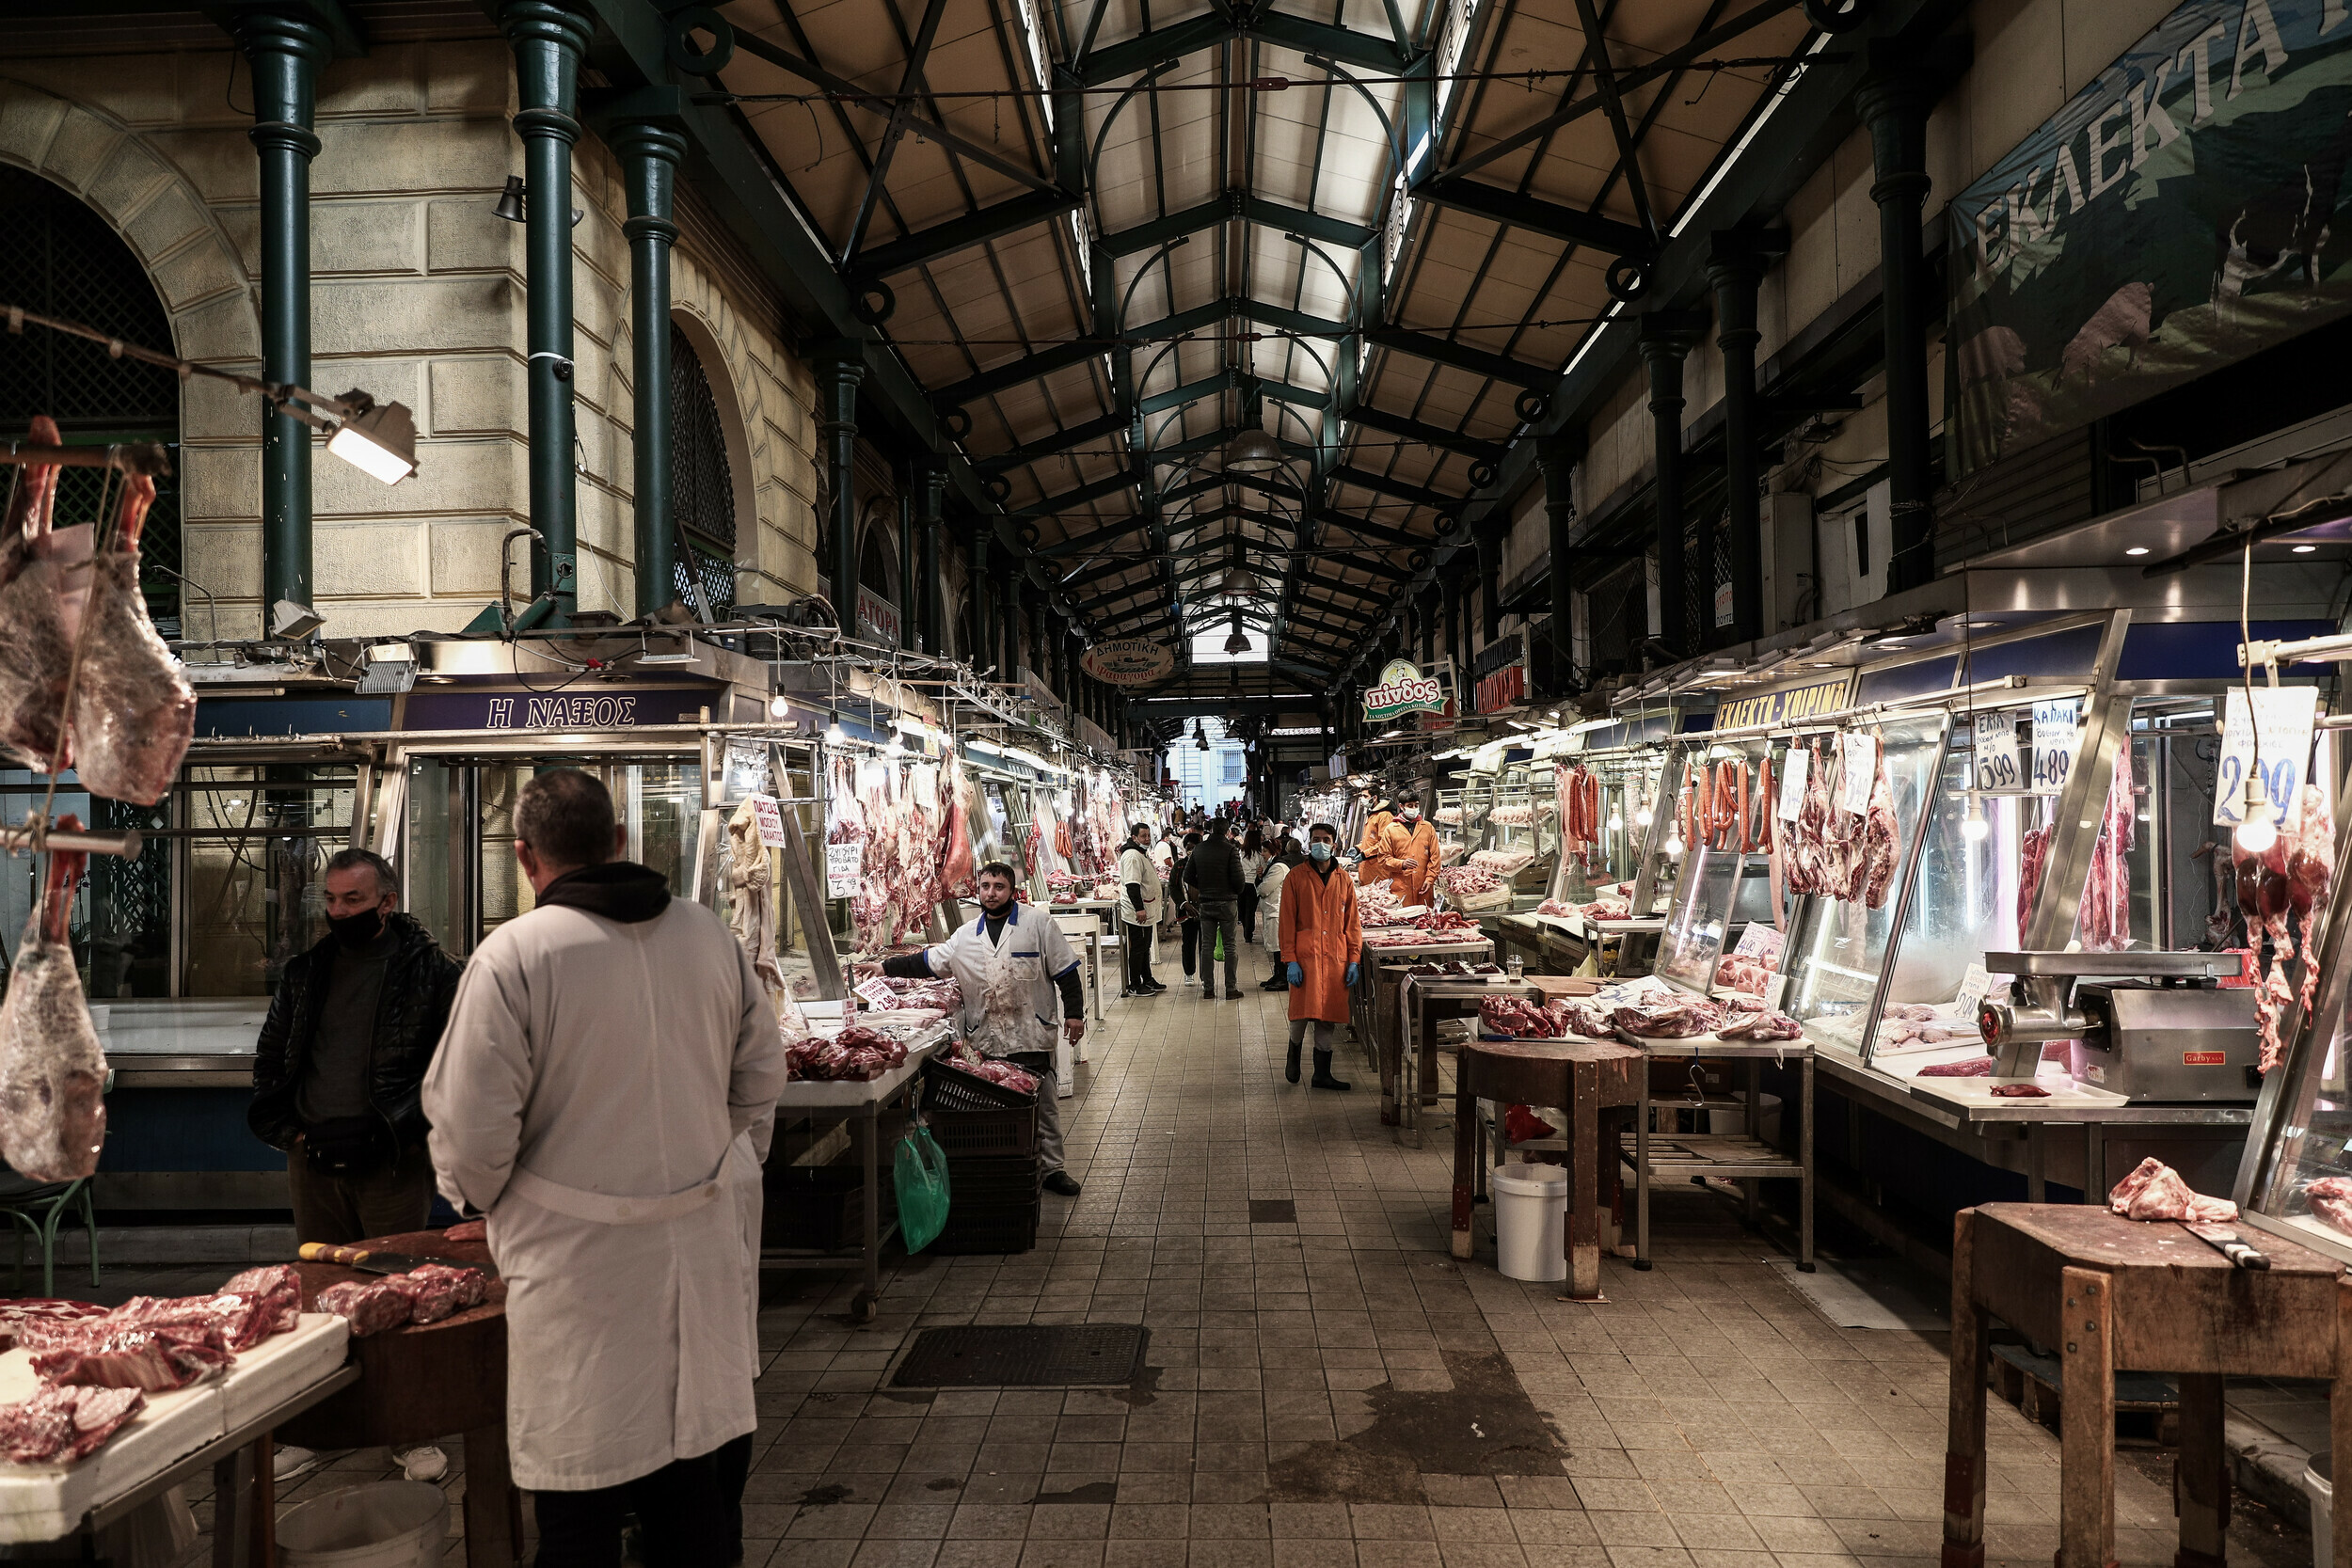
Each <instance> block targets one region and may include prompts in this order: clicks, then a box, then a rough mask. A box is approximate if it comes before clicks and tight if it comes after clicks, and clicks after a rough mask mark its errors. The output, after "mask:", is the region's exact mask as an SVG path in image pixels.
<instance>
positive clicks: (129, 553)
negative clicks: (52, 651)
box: [72, 474, 196, 806]
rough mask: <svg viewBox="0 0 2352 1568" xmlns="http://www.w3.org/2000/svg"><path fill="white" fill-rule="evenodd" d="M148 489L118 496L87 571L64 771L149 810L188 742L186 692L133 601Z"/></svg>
mask: <svg viewBox="0 0 2352 1568" xmlns="http://www.w3.org/2000/svg"><path fill="white" fill-rule="evenodd" d="M154 504H155V482H154V481H153V480H151V479H150V478H148V477H147V476H146V475H145V474H136V475H134V476H133V477H132V478H131V480H130V482H129V483H127V484H126V485H125V486H124V489H123V495H122V515H121V520H120V522H119V524H118V525H117V526H116V529H115V533H114V538H113V539H112V540H111V541H109V542H108V544H107V546H106V547H105V548H104V549H102V550H100V551H99V552H98V553H97V554H96V555H95V556H94V557H92V558H91V561H90V588H89V601H88V603H87V605H85V606H84V608H83V610H82V615H83V618H84V620H85V621H86V623H87V625H86V626H84V628H83V631H82V666H81V669H80V670H79V671H78V672H77V673H75V675H74V677H73V729H72V746H73V768H74V772H75V775H76V777H78V778H79V779H80V780H81V781H82V784H83V785H84V786H85V787H86V788H87V789H88V790H89V791H90V792H91V793H93V794H97V795H103V796H105V797H106V798H107V799H108V800H128V801H130V802H131V803H132V804H134V805H140V806H151V805H153V804H154V803H155V802H156V801H158V800H162V799H163V798H164V792H165V791H166V790H168V789H169V788H170V787H171V781H172V779H173V777H174V776H175V775H177V774H178V772H179V771H180V759H181V758H182V757H183V756H185V755H186V754H187V751H188V742H189V741H190V740H191V739H193V738H194V737H195V735H196V691H195V689H194V688H192V687H190V686H189V685H188V681H187V677H186V676H185V675H183V674H182V673H180V662H179V660H177V659H175V658H173V657H171V651H170V650H169V649H167V648H166V647H165V646H164V640H163V639H162V638H160V637H158V636H156V635H155V623H154V622H152V621H151V620H149V619H148V616H147V597H146V595H145V594H141V593H140V592H139V531H140V529H141V528H143V527H144V526H145V525H146V522H147V512H148V508H150V507H151V506H153V505H154Z"/></svg>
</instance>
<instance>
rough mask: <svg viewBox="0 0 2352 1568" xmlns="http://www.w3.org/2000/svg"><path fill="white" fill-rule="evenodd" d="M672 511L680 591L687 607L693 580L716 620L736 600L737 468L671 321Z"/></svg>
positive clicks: (713, 403)
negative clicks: (729, 458)
mask: <svg viewBox="0 0 2352 1568" xmlns="http://www.w3.org/2000/svg"><path fill="white" fill-rule="evenodd" d="M670 515H672V516H673V517H674V518H675V519H676V522H677V527H678V530H679V531H680V532H681V533H682V534H683V535H684V537H683V539H682V541H681V542H680V544H679V547H678V554H677V591H678V596H679V597H680V598H682V599H684V600H685V601H686V602H687V605H688V607H689V608H690V609H691V607H692V605H693V602H694V600H693V595H692V594H690V593H688V591H687V584H688V582H689V581H690V580H691V582H692V583H693V584H694V585H695V586H696V588H697V589H699V591H700V592H701V594H702V595H703V600H704V602H705V604H707V606H708V608H709V610H710V613H711V615H712V617H713V618H714V619H724V618H725V612H726V611H727V610H730V609H732V608H733V607H734V605H735V474H734V470H733V469H732V468H731V467H729V466H728V463H727V436H726V427H725V426H724V425H723V424H722V423H721V422H720V418H719V399H718V396H717V394H716V393H714V392H713V391H712V390H711V388H710V376H709V374H708V373H707V372H705V371H704V369H703V362H702V356H700V355H698V354H696V353H695V352H694V343H693V340H691V338H689V337H687V335H686V334H685V333H684V332H682V331H680V330H679V329H678V325H677V324H676V323H675V322H672V323H671V324H670Z"/></svg>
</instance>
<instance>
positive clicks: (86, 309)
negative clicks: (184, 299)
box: [0, 167, 261, 637]
mask: <svg viewBox="0 0 2352 1568" xmlns="http://www.w3.org/2000/svg"><path fill="white" fill-rule="evenodd" d="M0 301H5V302H7V303H8V304H11V305H22V306H24V308H25V309H28V310H35V311H39V312H40V314H42V315H45V316H63V317H64V318H65V319H67V320H68V321H76V322H81V323H83V324H85V325H89V326H95V327H97V328H99V329H100V330H101V331H103V332H107V333H111V334H114V335H117V336H119V337H120V338H121V339H122V341H125V342H130V343H137V344H140V345H141V346H143V347H146V348H153V349H163V350H165V351H167V352H168V351H169V350H170V348H171V346H172V341H171V323H170V321H169V320H168V319H167V317H166V316H165V314H164V307H163V302H162V301H161V300H160V299H158V298H157V297H156V296H155V289H154V285H153V284H151V283H150V282H149V281H148V280H147V271H146V269H145V268H144V267H142V266H140V265H139V259H138V258H137V257H136V256H134V255H133V254H132V253H131V247H130V246H128V245H124V244H123V243H122V241H121V239H120V238H119V237H118V236H117V235H116V233H115V231H114V230H112V229H109V228H107V227H106V223H105V220H104V219H103V218H101V217H100V216H99V215H98V214H96V213H93V212H91V211H90V210H89V209H88V208H87V207H85V206H83V205H82V204H81V203H80V202H79V201H77V200H75V199H74V198H72V197H71V196H69V195H67V194H66V192H65V191H63V190H61V189H59V188H58V187H57V186H56V185H53V184H51V183H50V182H48V181H46V180H43V179H42V178H40V176H39V175H37V174H27V173H25V172H24V170H22V169H14V168H5V167H0ZM254 410H255V412H254V418H255V420H256V422H257V423H258V422H259V420H260V417H261V416H260V404H258V402H257V403H256V404H254ZM36 414H46V415H48V416H49V417H50V418H52V419H54V420H56V421H57V428H58V430H59V431H60V432H61V433H62V434H63V435H64V436H65V439H66V442H67V444H69V445H72V446H82V445H92V446H103V445H104V444H106V443H107V442H110V441H161V442H163V443H165V444H166V445H167V446H168V447H169V448H170V449H171V467H172V472H171V473H170V474H169V475H167V476H165V477H163V478H160V479H158V480H157V481H156V491H155V505H154V508H153V510H151V512H149V513H148V515H147V528H146V531H145V532H144V533H142V534H141V535H140V539H139V548H140V555H141V558H142V560H143V561H144V562H145V564H146V567H147V570H146V571H145V572H144V573H143V574H142V582H141V586H142V587H144V588H145V589H146V591H147V602H148V609H149V611H150V613H151V614H152V615H153V616H154V617H155V620H156V624H157V626H158V628H159V629H160V630H161V631H162V632H163V634H164V635H165V636H166V637H177V636H178V635H180V628H179V616H180V583H179V580H178V579H177V578H174V577H173V576H172V575H171V572H173V571H177V570H178V569H179V566H180V559H181V558H180V480H179V469H180V446H179V443H180V383H179V379H178V378H177V377H176V376H174V375H173V374H172V373H171V372H169V371H167V370H164V369H162V368H160V367H158V366H155V365H146V364H141V363H140V362H139V361H137V360H135V359H116V358H113V357H110V356H108V355H107V353H106V351H105V349H104V348H103V346H102V345H100V344H97V343H92V342H87V341H84V340H82V339H80V338H68V337H65V336H63V335H61V334H58V333H55V332H26V333H25V334H24V336H22V337H18V338H0V430H6V431H8V432H9V433H10V434H12V435H22V434H23V433H24V429H25V426H26V424H27V423H28V422H29V421H30V420H32V418H33V416H34V415H36ZM104 477H105V470H104V469H103V468H65V469H61V470H59V472H58V476H57V522H58V523H59V525H60V526H63V525H67V524H72V523H86V522H88V521H89V520H90V519H91V518H92V517H94V516H95V515H97V511H98V504H99V491H100V488H101V486H102V484H103V481H104ZM166 568H168V569H169V570H166ZM211 586H214V587H215V588H216V589H217V588H220V587H225V586H226V585H225V584H214V585H211ZM199 602H200V601H199ZM192 629H193V631H194V633H195V635H197V636H199V637H211V636H212V635H213V631H212V628H211V627H210V626H207V625H205V623H204V618H203V616H202V615H201V614H200V613H199V616H198V618H197V625H196V626H194V627H193V628H192Z"/></svg>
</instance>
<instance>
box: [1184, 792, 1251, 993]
mask: <svg viewBox="0 0 2352 1568" xmlns="http://www.w3.org/2000/svg"><path fill="white" fill-rule="evenodd" d="M1230 826H1231V824H1230V823H1229V821H1228V820H1227V819H1226V818H1225V817H1222V816H1218V817H1213V818H1211V819H1210V822H1209V837H1208V841H1207V842H1206V843H1204V844H1202V845H1201V846H1200V848H1198V849H1196V850H1194V851H1193V852H1192V854H1191V855H1190V856H1188V857H1187V858H1186V859H1185V861H1184V886H1185V887H1186V888H1188V889H1190V890H1191V892H1192V895H1193V898H1194V901H1195V902H1197V903H1198V904H1199V905H1200V994H1201V996H1202V997H1203V998H1204V999H1205V1000H1207V1001H1210V1002H1214V1001H1216V967H1215V964H1214V961H1213V955H1214V954H1215V953H1216V942H1217V940H1218V938H1219V937H1222V939H1223V940H1224V942H1225V995H1226V997H1227V998H1228V999H1229V1000H1239V998H1240V996H1241V890H1242V888H1243V887H1244V886H1245V885H1247V883H1248V873H1247V872H1246V871H1244V870H1243V868H1242V863H1241V851H1240V850H1239V849H1236V848H1234V847H1233V841H1232V838H1230V837H1229V836H1227V832H1228V829H1229V828H1230Z"/></svg>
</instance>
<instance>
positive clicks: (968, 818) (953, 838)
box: [939, 756, 980, 898]
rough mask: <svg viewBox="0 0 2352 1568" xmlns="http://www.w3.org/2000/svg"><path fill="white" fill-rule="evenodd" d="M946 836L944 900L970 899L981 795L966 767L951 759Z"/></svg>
mask: <svg viewBox="0 0 2352 1568" xmlns="http://www.w3.org/2000/svg"><path fill="white" fill-rule="evenodd" d="M946 768H947V774H946V785H947V800H946V806H945V809H946V816H947V826H946V832H945V833H943V834H942V835H941V836H940V851H939V887H940V895H941V896H942V897H945V898H969V897H971V896H972V895H973V886H972V879H973V874H974V872H975V871H976V870H977V865H976V863H975V862H974V860H973V855H972V814H973V813H975V812H977V810H979V809H980V807H979V794H978V791H977V790H975V789H974V788H973V787H972V776H971V775H970V774H968V773H966V772H965V771H964V770H963V764H962V762H961V760H959V759H958V758H955V757H952V756H951V757H949V758H948V759H947V764H946Z"/></svg>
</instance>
